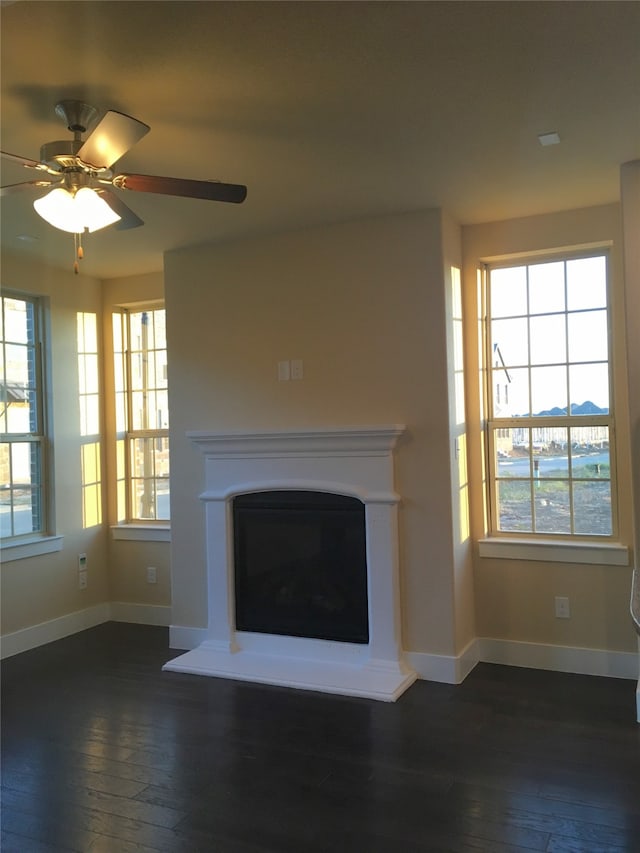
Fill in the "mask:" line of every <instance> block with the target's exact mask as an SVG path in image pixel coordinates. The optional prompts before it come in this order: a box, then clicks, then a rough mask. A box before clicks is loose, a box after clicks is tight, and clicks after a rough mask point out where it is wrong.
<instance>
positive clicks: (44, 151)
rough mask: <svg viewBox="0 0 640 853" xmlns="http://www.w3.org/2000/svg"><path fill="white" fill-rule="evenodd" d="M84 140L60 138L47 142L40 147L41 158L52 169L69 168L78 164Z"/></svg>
mask: <svg viewBox="0 0 640 853" xmlns="http://www.w3.org/2000/svg"><path fill="white" fill-rule="evenodd" d="M81 146H82V142H80V141H79V140H75V139H58V140H56V141H55V142H45V144H44V145H43V146H42V147H41V148H40V160H41V161H42V162H43V163H46V164H47V166H49V167H50V168H52V169H69V168H72V167H73V166H76V165H77V163H76V157H77V154H78V151H79V150H80V147H81Z"/></svg>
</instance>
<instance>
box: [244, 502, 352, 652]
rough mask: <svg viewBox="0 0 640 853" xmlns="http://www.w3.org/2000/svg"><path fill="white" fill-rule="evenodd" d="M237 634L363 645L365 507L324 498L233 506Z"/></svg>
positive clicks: (245, 503) (247, 503)
mask: <svg viewBox="0 0 640 853" xmlns="http://www.w3.org/2000/svg"><path fill="white" fill-rule="evenodd" d="M233 542H234V552H233V554H234V579H235V622H236V629H237V630H238V631H253V632H256V631H257V632H259V633H262V634H280V635H284V636H290V637H311V638H315V639H318V640H338V641H343V642H347V643H368V642H369V616H368V608H367V555H366V540H365V512H364V504H363V503H362V501H360V500H358V499H357V498H352V497H348V496H345V495H333V494H328V493H326V492H310V491H298V490H289V491H270V492H254V493H252V494H249V495H238V496H237V497H235V498H234V500H233Z"/></svg>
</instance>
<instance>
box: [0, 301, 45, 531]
mask: <svg viewBox="0 0 640 853" xmlns="http://www.w3.org/2000/svg"><path fill="white" fill-rule="evenodd" d="M0 304H1V310H0V347H1V352H0V359H1V367H0V437H1V444H0V525H1V534H2V538H3V539H4V540H5V541H7V540H16V539H19V538H20V537H27V536H29V535H33V534H46V533H47V532H48V529H47V528H48V518H47V507H48V502H47V496H46V477H45V457H46V451H47V441H46V433H45V425H46V420H45V412H44V390H43V376H44V369H43V364H42V358H43V353H44V347H43V345H42V344H43V340H42V338H43V309H42V305H41V303H40V301H39V300H38V299H36V298H32V297H27V296H22V295H18V294H10V293H8V292H6V291H5V293H4V295H3V296H2V297H0Z"/></svg>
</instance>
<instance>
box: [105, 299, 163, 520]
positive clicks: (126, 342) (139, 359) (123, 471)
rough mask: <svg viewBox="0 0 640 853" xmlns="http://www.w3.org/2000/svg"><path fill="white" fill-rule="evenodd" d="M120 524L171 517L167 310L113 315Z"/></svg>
mask: <svg viewBox="0 0 640 853" xmlns="http://www.w3.org/2000/svg"><path fill="white" fill-rule="evenodd" d="M113 348H114V358H115V394H116V400H115V404H116V469H117V470H116V478H117V507H118V521H119V522H129V523H135V522H153V521H168V520H169V408H168V400H167V341H166V327H165V310H164V308H163V307H159V306H151V307H149V308H148V309H145V310H135V311H134V310H129V309H126V308H124V309H122V310H121V311H119V312H116V313H114V315H113Z"/></svg>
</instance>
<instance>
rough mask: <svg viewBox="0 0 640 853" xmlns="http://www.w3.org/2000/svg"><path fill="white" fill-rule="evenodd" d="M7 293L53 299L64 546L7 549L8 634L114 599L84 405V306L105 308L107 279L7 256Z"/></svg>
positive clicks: (58, 506) (58, 526)
mask: <svg viewBox="0 0 640 853" xmlns="http://www.w3.org/2000/svg"><path fill="white" fill-rule="evenodd" d="M2 287H3V290H8V289H16V290H20V291H22V292H27V293H32V294H36V295H39V296H44V297H48V299H49V305H50V312H49V314H50V331H51V335H50V344H51V361H50V364H51V378H52V383H51V384H52V389H53V394H52V396H51V399H50V405H51V407H52V420H53V426H54V435H55V442H54V447H53V453H54V463H55V470H54V485H55V510H56V512H55V531H54V532H55V533H57V534H60V535H62V536H63V537H64V544H63V549H62V551H60V552H57V553H54V554H46V555H42V556H39V557H32V558H27V559H23V560H15V561H10V562H7V555H6V553H5V554H3V565H2V572H1V575H0V577H1V585H2V611H1V622H2V633H3V634H8V633H11V632H13V631H17V630H19V629H20V628H25V627H28V626H32V625H37V624H39V623H41V622H46V621H49V620H51V619H56V618H58V617H60V616H65V615H67V614H69V613H73V612H75V611H78V610H83V609H86V608H90V607H92V606H94V605H97V604H101V603H103V602H105V601H108V598H109V591H108V575H107V553H106V531H105V529H104V528H103V527H92V528H89V529H87V530H83V528H82V504H81V492H80V482H81V462H80V447H81V444H80V410H79V406H78V356H77V326H76V313H77V312H78V311H86V312H95V313H96V314H97V315H98V316H100V313H101V296H100V283H99V282H98V281H96V280H95V279H91V278H88V277H86V276H74V275H73V272H72V271H71V270H70V271H69V272H66V271H64V270H53V269H50V268H47V267H44V266H41V265H39V264H37V263H34V262H30V261H26V260H25V259H24V258H23V257H21V256H18V255H14V254H11V253H4V254H3V259H2ZM80 553H86V555H87V566H88V569H87V571H88V586H87V589H86V590H80V589H78V554H80Z"/></svg>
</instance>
